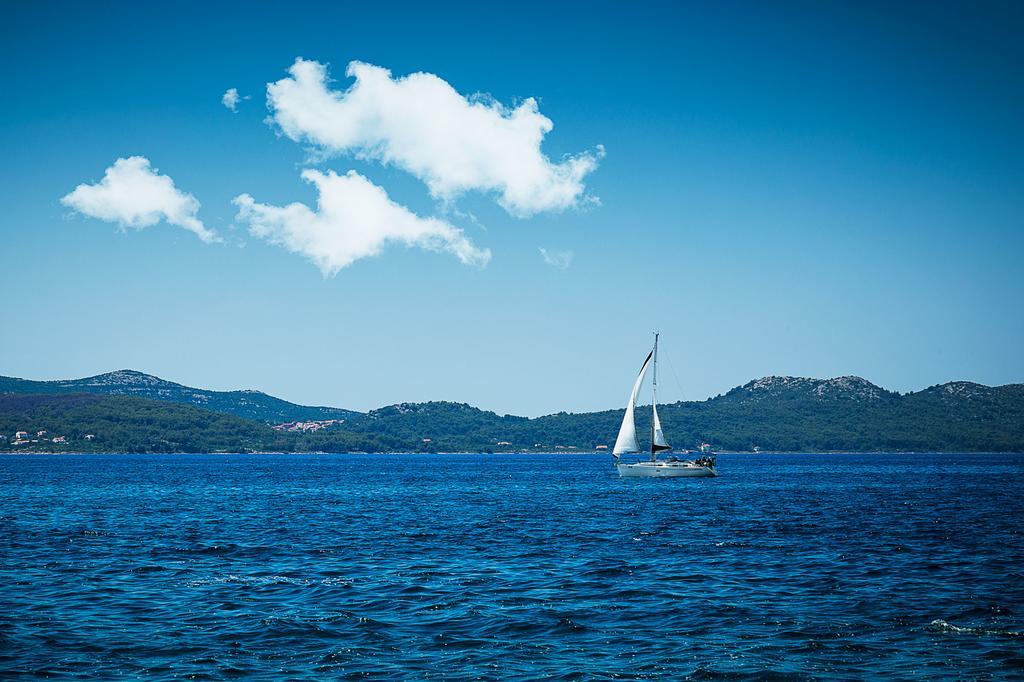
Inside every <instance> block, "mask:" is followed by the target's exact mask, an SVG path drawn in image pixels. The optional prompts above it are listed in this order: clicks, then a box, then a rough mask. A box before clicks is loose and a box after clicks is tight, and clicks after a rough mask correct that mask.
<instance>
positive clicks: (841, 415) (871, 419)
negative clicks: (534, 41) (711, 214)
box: [0, 373, 1024, 452]
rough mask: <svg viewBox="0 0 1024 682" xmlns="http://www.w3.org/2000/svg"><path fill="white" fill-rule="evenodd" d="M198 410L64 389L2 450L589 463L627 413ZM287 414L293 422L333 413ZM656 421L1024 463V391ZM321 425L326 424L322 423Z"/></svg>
mask: <svg viewBox="0 0 1024 682" xmlns="http://www.w3.org/2000/svg"><path fill="white" fill-rule="evenodd" d="M115 374H117V373H115ZM103 376H108V375H103ZM140 376H142V377H145V376H148V375H140ZM154 379H155V377H154ZM19 381H20V380H19ZM156 381H158V382H159V381H160V380H156ZM38 383H44V384H46V385H47V386H49V387H50V388H51V389H53V388H54V387H55V385H56V386H58V387H59V386H64V385H67V384H65V383H64V382H38ZM169 383H170V382H166V383H164V384H157V386H161V387H162V386H164V385H166V384H169ZM170 385H171V386H178V385H177V384H170ZM0 387H2V384H0ZM181 388H184V387H181ZM0 390H2V388H0ZM193 390H194V389H193ZM203 393H204V394H210V393H214V392H203ZM239 393H244V392H239ZM158 395H159V394H158ZM220 395H233V394H220ZM260 395H263V394H260ZM265 397H266V398H269V399H270V400H271V401H275V400H277V399H275V398H271V397H270V396H265ZM280 402H282V403H284V401H280ZM201 404H202V407H201V408H199V407H196V406H194V405H185V404H181V403H180V402H179V403H169V402H158V401H154V400H152V399H150V398H143V397H138V396H120V395H106V396H103V395H96V394H95V393H93V394H71V395H66V394H60V393H59V392H57V391H56V390H54V391H52V392H51V393H50V394H48V395H27V394H24V395H17V394H12V395H6V396H0V435H3V436H5V437H6V438H0V449H5V448H6V449H8V450H14V451H23V450H25V449H48V450H85V451H97V450H100V451H113V452H128V451H133V452H134V451H139V452H167V451H195V452H207V451H217V450H232V451H250V450H251V451H268V450H272V451H288V452H308V451H327V452H348V451H360V452H400V451H401V452H438V451H441V452H451V451H469V452H490V451H559V450H563V449H564V450H571V449H576V450H593V449H595V448H597V447H598V446H600V445H604V446H607V447H610V446H611V445H612V443H613V442H614V439H615V434H616V433H617V431H618V427H619V423H620V422H621V420H622V415H623V411H622V410H621V409H620V410H607V411H603V412H589V413H581V414H571V413H565V412H561V413H558V414H552V415H547V416H544V417H538V418H535V419H527V418H525V417H516V416H511V415H505V416H500V415H497V414H495V413H493V412H488V411H485V410H480V409H478V408H475V407H472V406H470V405H467V404H464V403H452V402H428V403H401V404H398V405H391V406H388V407H383V408H380V409H377V410H372V411H370V412H367V413H365V414H361V413H357V412H351V411H347V410H339V412H342V413H344V415H345V416H344V418H343V419H341V420H339V421H334V422H326V421H325V422H323V423H315V424H312V425H311V426H312V428H294V429H291V430H289V428H290V427H291V425H285V426H284V427H282V426H278V427H277V428H276V429H275V428H271V427H270V426H268V425H267V424H266V423H262V422H261V421H257V420H253V419H242V418H239V417H238V416H237V414H235V413H231V414H224V413H221V412H218V411H217V408H218V407H222V408H223V409H224V411H225V412H226V411H227V409H231V410H237V409H238V405H237V403H232V402H231V401H225V402H221V401H217V400H209V401H204V402H202V403H201ZM264 404H268V403H264ZM269 404H272V403H269ZM284 404H285V405H291V406H292V407H294V408H299V409H310V410H331V409H332V408H301V406H296V405H292V404H291V403H284ZM225 406H226V407H225ZM658 410H659V414H660V415H661V418H662V423H663V425H664V429H665V433H666V435H667V436H668V438H669V442H670V443H672V444H673V445H674V446H676V448H677V449H685V448H692V447H695V446H696V445H697V444H698V443H700V442H702V441H707V442H709V443H711V444H713V445H714V446H715V447H716V448H719V449H723V450H740V451H748V450H752V449H754V448H759V449H761V450H766V451H771V450H782V451H804V452H813V451H837V450H838V451H919V452H921V451H931V452H944V451H945V452H978V451H1002V452H1011V451H1013V452H1024V385H1021V384H1011V385H1007V386H998V387H989V386H982V385H980V384H974V383H969V382H951V383H947V384H942V385H938V386H932V387H930V388H927V389H925V390H923V391H918V392H914V393H907V394H899V393H895V392H892V391H887V390H885V389H883V388H880V387H878V386H876V385H874V384H872V383H870V382H868V381H866V380H864V379H861V378H859V377H838V378H835V379H808V378H801V377H765V378H762V379H757V380H755V381H751V382H748V383H747V384H744V385H743V386H738V387H736V388H734V389H732V390H731V391H729V392H728V393H726V394H724V395H720V396H717V397H715V398H710V399H708V400H704V401H699V402H677V403H672V404H667V405H660V406H659V408H658ZM261 414H263V415H266V414H268V413H267V412H261ZM270 414H274V413H273V412H271V413H270ZM314 414H315V415H317V416H321V415H322V416H326V415H325V413H314ZM326 414H330V415H332V416H331V417H329V418H328V419H336V417H334V416H333V415H335V413H334V412H328V413H326ZM286 415H287V416H286V417H285V419H286V420H287V421H292V420H294V416H293V415H294V413H290V412H289V413H286ZM304 418H308V417H304ZM649 419H650V411H649V409H644V408H642V407H641V408H639V409H638V410H637V427H638V432H639V433H640V434H641V439H642V435H643V434H645V433H647V431H648V429H649V428H650V421H649ZM298 426H300V427H304V426H306V425H298ZM38 430H46V431H49V432H50V434H49V438H51V439H52V437H53V435H56V434H57V433H60V434H61V435H65V436H66V437H67V442H65V443H61V444H54V443H53V442H52V440H49V441H45V440H44V441H41V442H40V443H34V444H33V443H31V442H29V443H22V444H20V445H13V444H12V443H11V436H12V435H13V434H14V432H15V431H27V432H29V433H32V434H34V433H36V431H38ZM86 434H93V435H94V436H95V438H94V439H92V440H90V441H84V440H82V439H83V438H84V436H85V435H86ZM44 438H46V437H44ZM28 440H29V441H31V440H32V437H30V438H29V439H28Z"/></svg>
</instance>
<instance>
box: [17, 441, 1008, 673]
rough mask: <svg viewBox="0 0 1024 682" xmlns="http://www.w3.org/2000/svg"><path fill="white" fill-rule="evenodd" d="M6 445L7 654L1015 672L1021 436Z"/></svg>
mask: <svg viewBox="0 0 1024 682" xmlns="http://www.w3.org/2000/svg"><path fill="white" fill-rule="evenodd" d="M719 462H720V470H721V473H722V475H721V477H719V478H717V479H676V480H642V479H619V478H618V476H617V475H616V473H615V471H614V470H613V469H612V468H611V466H610V465H609V462H608V459H607V458H606V457H601V456H584V455H522V456H516V455H409V456H366V455H309V456H295V455H276V456H275V455H267V456H250V455H164V456H84V455H83V456H68V455H59V456H45V455H39V456H4V457H0V559H2V565H0V677H3V678H11V677H17V676H19V675H24V676H44V675H52V676H58V677H60V676H63V677H98V678H112V677H115V676H127V677H155V678H173V677H186V676H188V677H193V678H198V679H223V678H229V677H256V676H262V677H266V678H295V679H324V678H330V679H333V678H350V677H351V678H356V677H375V678H382V677H392V678H393V677H411V678H424V677H431V676H433V677H438V678H467V677H482V678H496V677H501V678H521V679H536V678H539V677H557V678H570V679H576V678H581V679H601V678H619V677H621V678H664V679H669V678H679V677H685V676H692V677H694V678H698V679H700V678H725V679H732V678H737V679H740V678H747V677H749V678H763V677H769V676H773V675H774V676H782V677H798V678H799V677H808V678H834V677H842V678H873V677H879V676H890V677H898V678H907V677H912V676H928V677H940V678H943V677H944V678H1010V677H1020V676H1021V675H1022V674H1024V532H1022V522H1024V458H1022V457H1020V456H1011V455H966V456H951V455H884V456H853V455H757V456H754V455H751V456H742V455H731V456H730V455H726V456H721V457H720V458H719Z"/></svg>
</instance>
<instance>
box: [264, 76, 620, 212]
mask: <svg viewBox="0 0 1024 682" xmlns="http://www.w3.org/2000/svg"><path fill="white" fill-rule="evenodd" d="M346 73H347V75H348V76H349V77H351V78H354V79H355V82H354V83H353V84H352V85H351V87H349V88H348V89H347V90H345V91H343V92H339V91H335V90H331V89H329V87H328V77H327V69H326V67H325V66H324V65H323V64H320V63H318V62H315V61H307V60H304V59H297V60H296V61H295V63H294V64H293V65H292V66H291V68H290V69H289V74H290V76H289V77H287V78H283V79H281V80H279V81H277V82H276V83H269V84H268V85H267V104H268V106H269V107H270V110H271V119H272V121H273V122H274V123H276V124H277V126H278V127H279V128H280V130H281V131H282V132H283V133H284V134H285V135H286V136H288V137H289V138H291V139H292V140H295V141H297V142H307V143H310V144H312V145H314V146H315V147H316V148H318V149H319V150H320V151H322V152H324V153H328V154H349V155H354V156H356V157H359V158H363V159H370V160H376V161H380V162H382V163H385V164H391V165H394V166H396V167H398V168H401V169H403V170H405V171H407V172H409V173H411V174H413V175H415V176H416V177H418V178H419V179H421V180H422V181H423V182H425V183H426V185H427V187H428V188H429V190H430V192H431V194H432V195H433V196H434V197H436V198H439V199H442V200H445V201H448V200H451V199H454V198H455V197H457V196H458V195H460V194H462V193H464V192H467V191H470V190H476V191H484V192H493V193H495V194H496V195H497V201H498V203H499V204H500V205H501V206H502V207H503V208H504V209H505V210H506V211H508V212H509V213H510V214H512V215H514V216H517V217H528V216H531V215H533V214H535V213H538V212H541V211H548V210H561V209H566V208H569V207H573V206H578V205H580V204H582V203H587V202H593V201H596V199H594V198H592V197H588V196H587V195H586V188H585V186H584V178H585V177H586V176H587V174H589V173H590V172H591V171H593V170H594V169H595V168H597V163H598V159H599V158H600V157H601V156H602V155H603V154H604V150H603V148H602V147H597V149H596V150H594V151H593V152H585V153H582V154H577V155H575V156H569V157H566V158H564V159H562V160H561V161H560V162H558V163H554V162H552V161H551V160H550V159H548V157H547V156H545V155H544V153H543V152H541V149H540V147H541V143H542V142H543V140H544V136H545V135H546V134H547V133H549V132H550V131H551V129H552V127H553V124H552V122H551V120H550V119H549V118H547V117H546V116H544V115H542V114H541V113H540V111H539V109H538V107H537V102H536V100H534V99H533V98H530V99H527V100H524V101H523V102H522V103H521V104H519V105H518V106H516V107H514V108H512V107H505V106H503V105H502V104H500V103H498V102H494V101H488V100H485V99H484V98H481V97H472V98H468V99H467V98H466V97H464V96H463V95H461V94H459V92H458V91H456V90H455V89H454V88H453V87H452V86H451V85H449V84H448V83H447V82H445V81H444V80H442V79H441V78H439V77H437V76H435V75H433V74H429V73H414V74H411V75H409V76H405V77H402V78H392V77H391V72H390V71H388V70H387V69H383V68H381V67H379V66H373V65H371V64H365V63H362V62H351V63H350V64H349V65H348V70H347V72H346Z"/></svg>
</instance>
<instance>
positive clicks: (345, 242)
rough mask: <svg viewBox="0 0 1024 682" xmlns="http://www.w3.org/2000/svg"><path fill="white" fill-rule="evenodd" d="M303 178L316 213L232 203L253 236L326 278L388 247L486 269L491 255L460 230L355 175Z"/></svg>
mask: <svg viewBox="0 0 1024 682" xmlns="http://www.w3.org/2000/svg"><path fill="white" fill-rule="evenodd" d="M302 178H303V179H304V180H306V181H307V182H310V183H312V184H313V185H315V186H316V188H317V192H318V193H319V198H318V200H317V207H316V210H315V211H314V210H312V209H310V208H309V207H308V206H306V205H305V204H301V203H293V204H289V205H287V206H269V205H266V204H260V203H257V202H256V201H255V200H254V199H253V198H252V197H251V196H249V195H248V194H242V195H239V196H237V197H235V199H234V204H235V205H236V206H237V207H238V219H239V221H240V222H244V223H247V224H248V225H249V232H250V233H251V234H252V235H253V236H256V237H260V238H262V239H265V240H267V241H269V242H271V243H272V244H276V245H278V246H281V247H284V248H285V249H288V250H289V251H292V252H293V253H298V254H301V255H303V256H305V257H306V258H308V259H309V260H311V261H313V263H315V264H316V266H317V267H318V268H320V271H321V272H322V273H323V274H324V276H325V277H328V276H332V275H334V274H337V272H338V271H339V270H341V269H342V268H344V267H346V266H348V265H350V264H352V263H353V262H355V261H356V260H358V259H360V258H366V257H368V256H376V255H378V254H379V253H380V252H381V250H382V249H383V248H384V247H385V246H386V245H387V244H389V243H392V242H397V243H399V244H405V245H406V246H418V247H420V248H423V249H427V250H430V251H440V252H446V253H450V254H452V255H454V256H455V257H456V258H458V259H459V260H460V261H462V262H463V263H465V264H468V265H485V264H486V263H487V262H488V261H489V260H490V258H491V252H490V250H488V249H478V248H476V247H475V246H474V245H473V243H472V242H470V240H469V239H468V238H467V237H466V235H465V234H464V233H463V232H462V230H460V229H459V228H457V227H455V226H453V225H451V224H450V223H447V222H445V221H444V220H439V219H437V218H422V217H420V216H418V215H416V214H415V213H413V212H412V211H410V210H409V209H407V208H405V207H403V206H400V205H398V204H396V203H395V202H394V201H392V200H391V199H390V198H389V197H388V195H387V192H385V191H384V189H382V188H381V187H378V186H377V185H375V184H373V183H372V182H370V181H369V180H367V179H366V178H365V177H363V176H362V175H360V174H359V173H356V172H355V171H349V172H348V173H347V174H346V175H337V174H336V173H334V171H329V172H328V173H326V174H325V173H321V172H320V171H316V170H310V169H307V170H304V171H303V172H302Z"/></svg>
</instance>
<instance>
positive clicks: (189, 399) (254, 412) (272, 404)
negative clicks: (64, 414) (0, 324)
mask: <svg viewBox="0 0 1024 682" xmlns="http://www.w3.org/2000/svg"><path fill="white" fill-rule="evenodd" d="M3 393H23V394H26V393H27V394H67V393H99V394H103V395H122V396H134V397H137V398H149V399H151V400H163V401H167V402H172V403H182V404H185V405H194V406H196V407H202V408H204V409H207V410H213V411H214V412H224V413H226V414H233V415H235V416H238V417H245V418H246V419H256V420H258V421H262V422H267V423H270V424H278V423H281V422H287V421H301V420H308V419H345V418H347V417H349V416H351V415H354V414H358V413H356V412H353V411H352V410H343V409H340V408H337V407H308V406H305V405H296V404H295V403H290V402H288V401H286V400H281V399H280V398H275V397H274V396H271V395H267V394H266V393H262V392H260V391H208V390H205V389H201V388H192V387H190V386H183V385H181V384H176V383H174V382H173V381H167V380H165V379H161V378H159V377H155V376H152V375H150V374H143V373H142V372H136V371H134V370H130V369H122V370H118V371H116V372H107V373H106V374H100V375H98V376H94V377H86V378H84V379H65V380H61V381H31V380H29V379H18V378H15V377H5V376H0V394H3Z"/></svg>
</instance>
